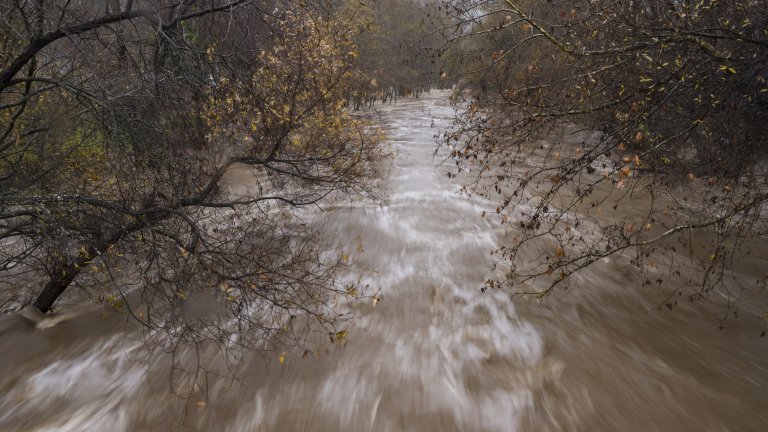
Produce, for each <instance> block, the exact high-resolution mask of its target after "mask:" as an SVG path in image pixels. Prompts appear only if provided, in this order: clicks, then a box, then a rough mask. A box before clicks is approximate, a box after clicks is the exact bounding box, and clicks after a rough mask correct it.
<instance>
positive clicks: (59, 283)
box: [34, 265, 80, 313]
mask: <svg viewBox="0 0 768 432" xmlns="http://www.w3.org/2000/svg"><path fill="white" fill-rule="evenodd" d="M79 273H80V269H79V268H74V266H73V265H69V266H67V267H66V268H65V269H63V270H61V272H59V274H58V276H57V277H55V278H53V279H52V280H51V281H50V282H48V284H46V285H45V288H43V292H41V293H40V295H39V296H38V297H37V300H35V304H34V305H35V308H37V310H39V311H40V312H42V313H46V312H48V311H49V310H51V308H52V307H53V304H54V303H55V302H56V300H57V299H58V298H59V297H60V296H61V294H63V293H64V291H65V290H66V289H67V287H68V286H69V284H71V283H72V281H74V280H75V277H77V275H78V274H79Z"/></svg>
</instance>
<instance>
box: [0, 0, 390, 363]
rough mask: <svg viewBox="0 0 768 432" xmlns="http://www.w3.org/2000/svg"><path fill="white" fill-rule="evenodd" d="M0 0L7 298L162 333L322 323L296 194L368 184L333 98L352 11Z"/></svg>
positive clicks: (370, 141) (328, 269)
mask: <svg viewBox="0 0 768 432" xmlns="http://www.w3.org/2000/svg"><path fill="white" fill-rule="evenodd" d="M0 8H1V9H0V12H2V16H3V19H2V21H1V22H0V25H1V26H2V31H0V35H2V36H0V38H1V39H0V45H1V46H3V47H4V48H3V50H2V52H1V54H0V65H2V66H1V67H2V69H0V119H2V123H0V125H1V126H2V130H1V131H0V242H2V245H3V246H2V249H0V274H3V277H2V280H3V284H4V285H6V286H5V287H4V296H5V297H6V301H7V299H8V298H9V296H10V298H15V299H17V300H18V301H20V302H21V303H26V302H28V301H30V300H31V299H30V298H29V297H28V296H29V294H30V293H28V292H26V291H24V290H22V289H20V286H21V285H22V284H25V283H26V284H27V285H28V286H30V287H31V288H32V290H33V292H35V291H36V292H37V296H36V299H35V300H34V307H35V308H36V309H37V310H39V311H40V312H42V313H46V312H48V311H50V310H51V309H52V308H53V307H54V306H55V305H56V302H57V301H59V300H60V298H61V297H62V295H63V294H64V293H65V292H66V293H67V294H71V295H72V296H73V297H72V298H73V299H74V300H76V301H79V300H81V299H82V298H83V297H88V298H91V299H93V300H94V301H97V302H100V303H104V304H107V305H109V306H111V307H115V308H119V309H125V310H126V311H127V312H128V313H129V314H130V315H131V316H132V317H133V318H135V320H136V321H138V322H139V323H141V325H143V326H144V327H145V328H146V329H147V330H148V332H149V333H151V334H155V335H156V334H161V335H164V336H165V337H166V339H165V341H166V346H168V347H173V346H176V345H177V344H179V343H197V342H201V341H205V340H208V341H213V342H215V343H218V344H219V345H220V346H223V347H226V348H232V347H239V346H252V345H258V346H261V345H263V344H264V343H266V341H268V340H269V339H270V338H271V337H272V336H274V335H275V334H277V333H281V334H283V335H285V336H286V337H290V336H291V335H292V334H293V332H292V331H291V330H293V329H294V328H298V327H301V326H305V325H308V324H307V323H308V321H307V320H306V319H305V318H308V317H311V318H313V319H314V320H315V321H317V322H320V323H321V324H322V325H323V326H327V327H330V328H331V329H332V330H333V324H334V322H335V318H336V316H335V314H334V312H333V310H332V308H331V307H330V306H329V299H330V298H332V297H331V296H334V295H336V294H337V293H338V294H341V295H346V294H348V293H349V290H348V287H337V286H336V284H335V279H334V275H335V271H336V268H337V267H338V265H339V263H340V262H341V261H342V260H341V259H340V258H336V259H334V258H333V257H332V254H327V253H324V251H323V250H322V249H321V248H320V247H319V243H318V234H317V232H315V231H314V230H313V229H312V227H311V224H307V223H305V222H306V221H302V218H306V217H307V216H302V215H303V214H304V213H302V210H301V208H302V207H306V206H309V205H316V204H317V203H319V202H321V201H322V200H323V199H326V198H335V197H338V196H339V195H343V194H353V193H374V191H373V190H372V189H371V188H370V187H369V186H368V184H367V182H366V179H367V178H368V177H370V175H371V173H372V170H373V169H374V162H375V161H376V160H377V157H378V156H379V154H380V151H379V147H378V143H379V139H378V136H377V135H376V133H375V129H374V128H373V127H372V126H371V125H370V124H369V123H368V122H367V121H365V120H364V119H362V118H359V117H351V116H350V115H349V114H347V112H346V110H345V109H344V102H345V97H344V95H345V94H346V91H347V86H348V85H349V79H350V77H351V74H352V63H351V60H352V59H351V56H350V52H353V51H354V49H355V47H354V39H355V33H354V32H353V31H351V30H348V28H349V27H351V26H349V23H344V22H338V21H334V20H333V19H332V17H331V16H329V14H327V13H326V12H324V11H323V10H321V9H319V8H315V7H312V6H309V5H306V4H305V2H298V3H293V2H289V1H287V2H266V1H265V2H257V1H245V0H217V1H208V0H206V1H183V2H165V1H162V2H160V1H128V2H92V1H66V2H65V1H49V0H38V1H35V2H29V1H12V2H4V3H3V5H2V6H0ZM233 171H240V172H245V173H247V174H248V175H249V176H250V177H251V178H252V179H253V180H252V184H251V185H250V187H249V188H248V190H247V191H244V192H243V191H238V190H235V189H234V188H232V187H230V186H231V184H230V183H229V182H228V181H227V176H228V175H231V173H232V172H233ZM75 287H76V290H74V291H75V292H73V288H75ZM294 325H295V327H294ZM158 331H159V333H158ZM297 333H298V332H297Z"/></svg>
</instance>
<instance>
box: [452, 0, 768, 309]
mask: <svg viewBox="0 0 768 432" xmlns="http://www.w3.org/2000/svg"><path fill="white" fill-rule="evenodd" d="M446 3H447V5H448V7H449V8H450V10H451V11H452V13H453V18H454V21H453V25H452V26H451V27H450V28H447V29H446V30H448V31H449V32H450V35H449V41H448V42H447V46H449V47H450V48H451V49H452V50H453V51H452V52H451V51H449V54H448V55H447V56H446V57H445V61H446V70H448V71H449V72H450V73H449V76H453V77H455V78H456V79H459V80H460V81H461V83H462V84H463V85H464V86H466V87H468V88H470V89H471V91H470V94H471V97H470V98H469V99H463V98H462V99H459V102H460V108H461V110H462V113H463V114H462V115H461V117H460V118H459V119H458V120H457V122H456V124H455V129H454V130H453V131H452V132H451V133H449V134H447V135H446V136H445V137H444V141H443V142H444V144H445V145H448V146H450V147H451V148H452V149H453V153H452V155H453V157H454V158H455V160H456V163H457V166H458V170H459V171H465V172H466V171H469V170H472V171H473V172H474V173H476V175H474V176H471V177H469V178H467V177H463V178H465V179H466V183H467V187H468V190H470V191H472V192H479V193H483V194H485V195H487V196H489V197H491V198H493V199H494V200H497V201H498V203H499V206H498V209H497V210H496V213H498V215H497V216H495V217H498V218H500V219H501V221H502V223H505V224H509V225H511V226H514V227H515V232H516V234H515V235H514V238H513V239H511V241H509V242H508V243H505V244H503V245H500V248H499V250H498V251H497V252H498V256H499V259H500V263H504V265H505V266H507V267H506V268H507V269H508V270H506V271H505V277H504V278H502V280H500V281H489V284H492V285H494V286H495V285H496V283H499V282H500V283H502V285H504V284H506V285H511V284H515V283H516V284H517V285H518V288H519V292H523V293H527V294H532V295H535V296H544V295H547V294H549V293H550V292H551V291H552V290H553V289H554V288H555V287H557V286H563V287H567V286H568V285H569V282H570V281H573V280H577V279H578V274H579V273H580V272H581V271H582V270H583V269H585V268H587V267H589V266H591V265H592V264H593V263H596V262H598V261H599V260H601V259H603V258H605V257H609V256H612V255H617V254H625V253H627V252H630V251H632V252H633V257H632V259H631V261H632V263H633V264H634V265H636V266H637V267H638V269H639V270H641V271H642V273H643V274H645V275H646V284H653V285H656V284H657V283H658V284H662V283H663V282H666V283H667V285H666V286H667V287H668V290H667V293H668V296H667V297H665V298H664V300H663V302H662V304H665V305H666V306H668V307H673V306H674V305H675V304H677V301H678V298H680V297H681V296H682V295H683V294H685V295H686V297H684V298H687V299H689V300H699V299H705V298H710V297H712V296H711V295H710V294H711V293H712V292H717V293H718V294H722V295H724V296H726V297H727V298H728V299H729V302H730V301H732V300H737V299H739V298H740V296H741V295H742V294H743V293H745V292H754V291H756V290H757V291H759V292H762V291H760V290H762V289H763V288H764V279H763V278H764V277H765V276H762V277H757V278H755V279H751V278H750V279H749V280H745V279H744V278H743V277H741V278H740V277H738V276H737V271H736V270H737V267H738V264H739V262H738V261H739V258H738V257H743V256H745V254H749V253H750V247H747V248H746V249H745V250H741V247H743V246H744V245H745V242H746V244H747V245H750V244H754V243H750V239H760V238H764V235H765V234H766V224H765V222H766V221H765V213H764V212H765V208H764V206H765V203H766V199H767V198H768V184H766V170H765V164H764V157H765V148H766V147H765V145H766V141H767V140H768V135H766V132H765V128H764V127H762V126H761V125H763V124H765V122H766V120H768V109H766V108H768V93H767V92H768V85H767V83H766V77H765V70H766V69H767V68H768V33H766V30H765V29H766V25H768V13H766V9H765V7H764V5H763V4H761V3H760V2H756V1H751V0H729V1H712V2H707V1H705V2H687V1H683V2H665V1H653V0H651V1H629V0H628V1H571V2H550V3H539V2H529V1H515V0H504V1H474V2H446ZM534 161H536V162H534ZM636 202H642V203H644V206H645V208H638V207H637V205H636V204H635V203H636ZM600 211H603V212H604V214H611V215H612V216H611V217H598V215H597V214H596V213H597V212H600ZM488 217H490V216H488ZM532 253H535V254H537V256H538V259H531V258H530V257H531V254H532ZM684 262H689V264H688V265H685V264H682V263H684ZM691 264H693V267H695V268H698V270H697V271H696V272H695V273H696V276H695V277H694V278H693V279H694V280H688V279H689V278H690V276H687V277H686V275H685V274H683V275H681V272H680V269H681V268H683V267H687V266H690V265H691ZM662 268H664V269H665V270H661V269H662Z"/></svg>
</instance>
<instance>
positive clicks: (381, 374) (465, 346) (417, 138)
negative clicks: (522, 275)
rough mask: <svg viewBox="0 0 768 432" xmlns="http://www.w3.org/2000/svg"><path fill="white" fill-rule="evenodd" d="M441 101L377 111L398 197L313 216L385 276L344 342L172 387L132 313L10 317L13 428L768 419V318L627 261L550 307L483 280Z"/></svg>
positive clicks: (4, 359) (587, 427) (472, 426)
mask: <svg viewBox="0 0 768 432" xmlns="http://www.w3.org/2000/svg"><path fill="white" fill-rule="evenodd" d="M446 97H447V93H445V92H433V93H431V94H425V95H423V96H422V97H421V98H420V99H403V100H401V101H399V102H398V103H397V104H392V105H384V106H381V107H380V112H381V115H382V119H383V121H384V123H385V125H386V128H387V133H388V137H389V140H390V144H391V146H392V150H393V153H394V155H395V156H394V161H393V163H392V166H391V167H390V168H388V169H386V170H384V172H383V174H382V175H383V179H382V183H383V185H384V187H385V189H387V191H388V198H387V199H386V201H385V202H384V203H376V202H349V203H340V204H338V205H335V206H333V208H331V209H329V210H328V211H327V212H325V214H324V215H323V216H322V220H321V221H319V222H318V223H320V224H322V227H323V228H322V229H323V230H324V231H325V232H326V233H327V234H328V237H329V238H333V239H334V241H335V242H337V243H338V244H341V245H343V246H344V247H345V248H346V249H347V250H350V251H354V252H353V253H351V254H350V258H349V261H350V262H349V270H348V272H347V275H346V277H348V278H350V280H355V281H360V282H362V283H364V284H367V285H369V286H370V287H372V289H379V290H380V291H379V298H380V301H378V302H377V303H376V305H375V308H374V307H373V305H371V307H370V308H359V307H358V309H357V310H356V312H357V317H356V318H355V319H354V320H353V321H352V322H350V325H349V327H348V328H347V331H348V336H347V337H346V339H345V343H344V344H336V345H334V346H332V347H330V348H326V349H324V350H323V351H320V352H317V353H313V354H312V355H303V353H302V352H298V351H297V352H293V351H290V352H286V353H273V352H268V353H266V354H261V353H259V354H254V355H252V356H248V357H247V358H243V359H240V360H239V363H238V367H237V371H238V376H239V380H238V381H237V382H231V381H228V380H226V379H215V378H211V379H210V380H209V381H206V384H205V388H204V389H201V388H196V389H195V391H193V393H192V395H191V396H190V397H189V398H186V399H185V398H182V399H179V398H177V397H175V396H173V395H172V394H171V393H170V391H169V379H168V377H169V376H170V375H171V370H170V368H169V366H168V364H167V361H166V360H167V359H166V358H164V357H163V356H157V357H150V358H149V360H145V357H144V356H143V355H142V354H141V353H142V352H143V351H144V350H143V349H142V348H141V345H140V344H139V343H138V342H136V341H134V340H133V338H132V337H131V335H130V332H126V331H125V330H124V327H125V326H124V321H123V320H122V319H121V318H120V317H116V316H113V315H109V314H105V313H104V312H101V311H92V310H90V309H87V308H83V309H78V310H76V311H75V312H74V313H72V314H71V315H69V316H67V317H66V318H64V319H62V320H61V322H57V323H55V325H51V326H48V327H46V328H38V327H34V326H32V325H29V323H27V322H25V321H24V320H23V319H21V318H19V317H6V318H4V319H3V322H2V325H0V352H2V355H1V358H0V372H1V373H2V378H0V407H2V409H0V430H1V431H85V430H88V431H110V432H118V431H138V430H141V431H166V430H190V431H191V430H205V431H208V430H210V431H291V430H296V431H298V430H301V431H467V430H473V431H474V430H476V431H562V430H568V431H650V430H654V431H656V430H658V431H764V430H768V410H766V407H768V387H767V386H768V340H766V338H760V337H759V333H760V332H759V326H760V323H759V322H756V321H755V320H751V319H749V318H745V319H740V320H730V321H728V324H727V325H726V326H725V327H724V328H723V329H718V324H717V321H716V320H713V319H710V315H711V314H713V313H714V312H713V310H712V309H711V308H708V307H707V306H706V305H703V306H702V305H697V306H696V307H687V306H683V307H680V308H678V309H676V310H673V311H658V310H657V309H656V308H654V307H653V305H654V303H653V295H654V294H653V293H652V292H651V291H650V290H651V288H638V287H640V286H641V283H639V280H637V278H638V277H636V276H633V273H632V269H631V266H630V265H629V264H627V263H625V262H623V261H622V260H620V259H616V260H613V261H608V260H606V262H602V263H600V264H599V265H597V266H595V268H593V269H591V270H590V271H589V272H588V273H587V274H586V275H585V276H584V277H583V281H584V282H583V283H582V284H581V285H583V286H582V287H581V289H575V290H570V291H569V292H568V293H567V295H565V294H562V295H561V294H558V295H555V296H552V297H550V298H548V299H547V300H546V301H544V302H543V303H540V302H530V301H525V300H522V299H519V298H511V297H510V294H509V293H508V292H505V291H503V290H497V289H491V290H487V291H486V292H485V293H482V292H481V291H480V287H481V286H482V284H483V282H484V281H485V280H486V279H488V278H490V277H493V274H492V271H491V257H490V251H491V250H492V249H493V248H494V246H495V245H496V244H497V242H498V241H499V240H500V239H501V237H502V236H504V235H505V228H504V226H502V225H501V224H499V223H498V221H496V222H494V221H492V220H490V218H482V217H480V215H481V214H482V212H483V211H488V212H489V213H491V212H493V209H494V208H495V207H496V205H495V204H494V203H492V202H490V201H486V200H484V199H483V198H480V197H467V196H464V195H461V194H460V193H459V186H458V185H457V184H456V183H455V181H454V180H452V179H450V178H448V176H447V175H446V172H445V167H437V168H436V163H437V161H439V158H438V159H436V158H435V157H434V151H435V141H434V135H435V134H436V133H438V131H439V130H440V129H441V128H446V127H448V126H449V124H450V121H451V119H452V115H453V111H452V109H451V108H450V106H449V105H448V103H447V100H446ZM764 263H765V258H762V261H759V262H758V263H757V264H755V265H757V266H759V265H762V264H764ZM643 290H646V291H648V292H646V291H643ZM342 345H343V346H342ZM280 357H282V359H281V358H280ZM198 387H201V386H198Z"/></svg>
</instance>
